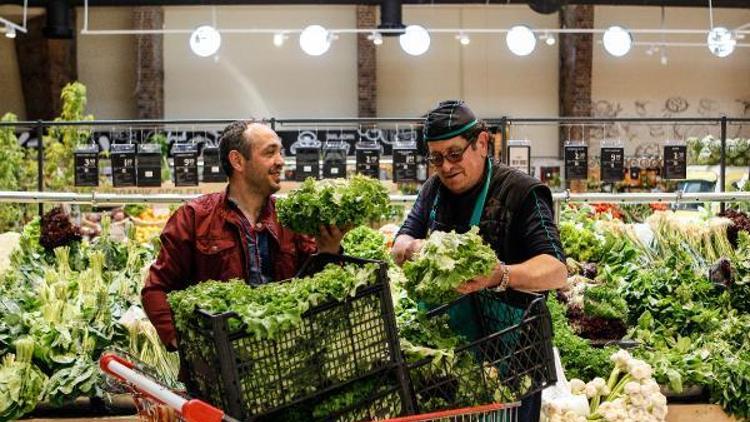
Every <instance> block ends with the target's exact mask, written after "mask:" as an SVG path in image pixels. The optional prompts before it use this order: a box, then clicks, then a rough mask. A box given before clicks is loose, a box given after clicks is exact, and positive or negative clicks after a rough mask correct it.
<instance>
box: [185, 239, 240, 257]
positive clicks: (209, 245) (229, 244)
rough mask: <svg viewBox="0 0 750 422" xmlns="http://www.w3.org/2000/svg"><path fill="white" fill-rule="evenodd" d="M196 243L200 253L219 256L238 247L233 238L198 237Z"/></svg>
mask: <svg viewBox="0 0 750 422" xmlns="http://www.w3.org/2000/svg"><path fill="white" fill-rule="evenodd" d="M195 244H196V248H197V249H198V252H199V253H200V254H202V255H209V256H219V255H222V254H224V253H225V252H227V251H231V250H232V249H234V248H237V247H238V245H237V242H236V241H234V240H233V239H211V238H203V239H197V240H196V242H195Z"/></svg>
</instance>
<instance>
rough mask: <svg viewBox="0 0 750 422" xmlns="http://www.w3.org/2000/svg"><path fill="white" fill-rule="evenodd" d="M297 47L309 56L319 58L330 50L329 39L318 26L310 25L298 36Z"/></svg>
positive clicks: (325, 32)
mask: <svg viewBox="0 0 750 422" xmlns="http://www.w3.org/2000/svg"><path fill="white" fill-rule="evenodd" d="M299 46H300V48H301V49H302V51H304V52H305V53H307V54H309V55H311V56H320V55H321V54H324V53H325V52H326V51H328V49H329V48H331V37H330V36H329V33H328V31H327V30H326V29H325V28H323V27H322V26H320V25H310V26H308V27H307V28H305V29H304V30H303V31H302V33H301V34H300V35H299Z"/></svg>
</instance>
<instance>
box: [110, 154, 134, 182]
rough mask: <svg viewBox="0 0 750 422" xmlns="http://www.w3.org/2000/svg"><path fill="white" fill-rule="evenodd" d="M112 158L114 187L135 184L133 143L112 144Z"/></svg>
mask: <svg viewBox="0 0 750 422" xmlns="http://www.w3.org/2000/svg"><path fill="white" fill-rule="evenodd" d="M110 157H111V158H112V185H113V186H114V187H116V188H119V187H128V186H135V182H136V174H135V173H136V171H135V145H133V144H126V145H118V144H114V145H112V147H111V148H110Z"/></svg>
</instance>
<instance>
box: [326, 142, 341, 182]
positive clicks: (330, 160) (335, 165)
mask: <svg viewBox="0 0 750 422" xmlns="http://www.w3.org/2000/svg"><path fill="white" fill-rule="evenodd" d="M323 177H324V178H326V179H335V178H337V177H346V151H345V150H343V149H340V150H336V149H334V150H328V151H325V152H323Z"/></svg>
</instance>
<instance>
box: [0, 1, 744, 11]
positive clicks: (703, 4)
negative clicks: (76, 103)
mask: <svg viewBox="0 0 750 422" xmlns="http://www.w3.org/2000/svg"><path fill="white" fill-rule="evenodd" d="M57 1H60V0H57ZM386 1H387V0H386ZM53 2H54V1H50V0H29V2H28V3H29V6H30V7H46V6H48V5H49V4H50V3H53ZM65 2H66V3H68V4H70V5H75V6H83V0H66V1H65ZM23 3H24V2H23V0H0V5H4V4H17V5H23ZM381 3H383V1H381V0H359V1H356V0H328V1H321V0H208V1H207V0H90V1H89V6H91V7H97V6H207V5H214V6H228V5H269V6H271V5H279V6H280V5H380V4H381ZM399 3H402V4H405V5H433V4H436V5H461V4H489V5H504V4H528V3H529V1H528V0H525V1H524V0H491V1H487V0H452V1H451V0H400V1H399ZM563 3H566V4H575V5H602V6H605V5H607V6H665V7H700V8H707V7H708V2H707V1H706V0H661V1H659V0H569V1H563ZM713 7H715V8H744V9H750V3H749V2H748V0H714V1H713Z"/></svg>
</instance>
